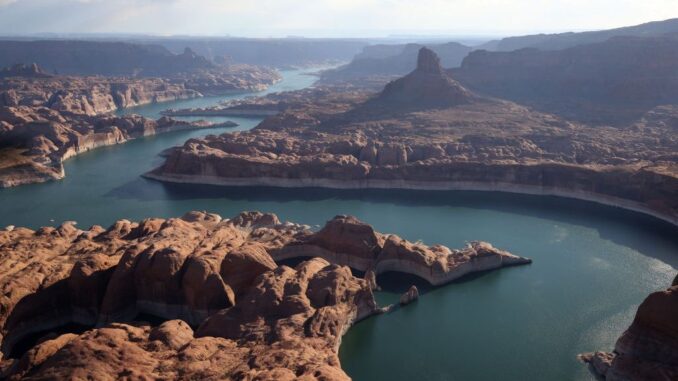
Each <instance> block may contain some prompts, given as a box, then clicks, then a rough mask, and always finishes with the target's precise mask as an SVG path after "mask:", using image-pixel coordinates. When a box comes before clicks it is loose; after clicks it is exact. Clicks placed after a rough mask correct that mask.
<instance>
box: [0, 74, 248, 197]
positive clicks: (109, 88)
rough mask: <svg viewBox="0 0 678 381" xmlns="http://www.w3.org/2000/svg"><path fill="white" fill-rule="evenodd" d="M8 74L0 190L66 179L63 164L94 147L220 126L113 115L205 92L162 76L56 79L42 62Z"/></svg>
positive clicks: (2, 100)
mask: <svg viewBox="0 0 678 381" xmlns="http://www.w3.org/2000/svg"><path fill="white" fill-rule="evenodd" d="M5 73H6V74H7V78H5V79H0V187H9V186H16V185H21V184H28V183H36V182H43V181H48V180H54V179H60V178H63V177H64V175H65V174H64V171H63V166H62V165H61V162H62V161H63V160H65V159H67V158H69V157H71V156H73V155H76V154H78V153H81V152H84V151H88V150H90V149H93V148H97V147H101V146H106V145H112V144H119V143H123V142H125V141H128V140H130V139H134V138H138V137H141V136H147V135H153V134H156V133H161V132H166V131H176V130H181V129H189V128H201V127H213V126H214V125H212V124H210V123H206V122H197V123H186V122H180V121H176V120H172V119H169V118H162V119H159V120H157V121H153V120H150V119H146V118H142V117H139V116H125V117H113V116H111V115H108V113H110V112H112V111H115V110H118V109H124V108H128V107H134V106H139V105H143V104H147V103H155V102H164V101H170V100H177V99H187V98H193V97H198V96H201V93H199V92H197V91H195V90H192V89H188V88H187V87H186V86H185V85H184V84H182V83H178V82H173V81H168V80H164V79H158V78H146V79H134V80H131V79H111V78H102V77H55V76H50V75H47V74H45V73H44V72H43V71H42V70H40V68H39V67H37V65H31V66H25V65H18V66H15V67H13V68H11V70H7V71H5ZM224 125H235V124H234V123H226V124H224Z"/></svg>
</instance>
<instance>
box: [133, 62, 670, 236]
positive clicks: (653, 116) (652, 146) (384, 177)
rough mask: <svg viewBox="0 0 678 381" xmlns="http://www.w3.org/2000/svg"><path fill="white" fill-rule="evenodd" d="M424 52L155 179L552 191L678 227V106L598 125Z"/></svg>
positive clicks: (222, 139) (199, 149) (219, 140)
mask: <svg viewBox="0 0 678 381" xmlns="http://www.w3.org/2000/svg"><path fill="white" fill-rule="evenodd" d="M421 58H422V60H421V62H420V67H419V68H418V69H417V70H415V71H414V72H413V73H412V74H410V75H408V76H406V77H404V78H402V79H401V80H398V81H395V82H392V83H391V84H390V85H388V86H386V88H385V89H384V91H383V92H381V93H380V94H376V95H374V96H373V97H371V98H370V97H369V96H368V95H367V94H365V93H363V92H349V93H346V92H344V93H340V94H341V95H337V96H336V97H335V98H332V96H327V97H324V98H321V100H320V101H318V102H313V99H311V98H309V99H307V101H306V103H307V105H306V106H301V107H289V108H283V111H282V112H280V113H279V114H277V115H275V116H272V117H269V118H267V119H266V120H264V121H263V122H262V123H261V124H260V125H259V126H257V127H256V128H255V129H254V130H252V131H248V132H238V133H232V134H223V135H221V136H208V137H205V138H203V139H191V140H189V141H187V142H186V143H185V144H184V145H183V146H182V147H180V148H178V149H175V150H173V151H172V153H171V154H170V155H169V156H168V157H167V160H166V162H165V163H164V164H163V165H162V166H161V167H159V168H157V169H155V170H154V171H152V172H150V173H149V174H147V176H148V177H150V178H154V179H158V180H162V181H167V182H179V183H202V184H216V185H227V186H261V185H264V186H278V187H329V188H402V189H438V190H446V189H463V190H489V191H509V192H517V193H530V194H547V195H557V196H565V197H573V198H579V199H585V200H591V201H595V202H600V203H605V204H610V205H615V206H620V207H623V208H627V209H631V210H636V211H640V212H643V213H647V214H650V215H653V216H655V217H658V218H661V219H663V220H666V221H668V222H670V223H673V224H678V124H677V123H676V121H678V106H672V105H668V106H660V107H656V108H654V109H652V110H651V111H649V112H647V113H646V114H645V115H644V116H643V117H642V118H641V119H640V120H638V121H636V122H634V123H632V124H629V125H627V126H624V127H611V126H589V125H585V124H581V123H575V122H570V121H567V120H565V119H562V118H560V117H557V116H554V115H550V114H544V113H540V112H536V111H534V110H531V109H529V108H526V107H523V106H520V105H518V104H515V103H511V102H508V101H502V100H498V99H491V98H485V97H481V96H479V95H477V94H473V93H472V92H470V91H469V90H468V89H466V88H464V87H463V86H461V85H459V84H458V83H457V82H455V81H454V80H451V79H450V78H449V77H448V75H447V74H446V73H445V72H444V71H442V70H441V69H440V67H439V65H437V62H436V60H435V57H434V55H432V54H431V53H430V52H428V51H427V50H422V55H421ZM298 96H299V94H295V95H290V97H292V98H293V99H296V98H298ZM279 97H284V95H280V96H279ZM280 103H281V102H278V104H280ZM297 103H298V104H301V102H297Z"/></svg>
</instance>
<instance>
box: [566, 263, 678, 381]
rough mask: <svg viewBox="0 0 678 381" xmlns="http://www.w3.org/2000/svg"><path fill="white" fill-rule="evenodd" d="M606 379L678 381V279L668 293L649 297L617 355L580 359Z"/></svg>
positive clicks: (602, 354) (623, 338) (613, 380)
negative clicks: (677, 380)
mask: <svg viewBox="0 0 678 381" xmlns="http://www.w3.org/2000/svg"><path fill="white" fill-rule="evenodd" d="M579 357H580V359H581V360H583V361H584V362H586V363H588V364H590V367H591V370H592V371H593V372H594V373H596V374H598V375H599V376H601V377H604V378H605V380H609V381H617V380H620V381H621V380H626V381H636V380H638V381H641V380H657V381H669V380H675V379H678V276H676V279H675V280H674V281H673V284H672V285H671V287H669V288H668V289H667V290H666V291H659V292H655V293H653V294H650V296H648V297H647V298H646V299H645V301H643V303H641V305H640V307H638V312H636V317H635V318H634V319H633V323H632V324H631V326H630V327H629V328H628V329H627V330H626V332H624V333H623V334H622V336H621V337H620V338H619V340H617V344H616V345H615V348H614V352H612V353H607V352H595V353H586V354H583V355H580V356H579Z"/></svg>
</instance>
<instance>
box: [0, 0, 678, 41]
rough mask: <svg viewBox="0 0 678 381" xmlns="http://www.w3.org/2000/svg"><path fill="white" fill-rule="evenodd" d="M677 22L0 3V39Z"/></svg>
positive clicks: (556, 10) (214, 2) (403, 5)
mask: <svg viewBox="0 0 678 381" xmlns="http://www.w3.org/2000/svg"><path fill="white" fill-rule="evenodd" d="M672 17H678V0H635V1H629V0H559V1H544V0H541V1H540V0H0V34H22V33H42V32H54V33H110V32H124V33H145V34H161V35H172V34H194V35H226V34H230V35H237V36H257V37H261V36H286V35H305V36H348V37H358V36H369V37H378V36H386V35H389V34H445V35H451V34H455V35H460V34H466V35H469V34H470V35H500V34H516V33H534V32H553V31H567V30H576V31H579V30H590V29H605V28H612V27H618V26H625V25H633V24H639V23H643V22H647V21H653V20H663V19H668V18H672Z"/></svg>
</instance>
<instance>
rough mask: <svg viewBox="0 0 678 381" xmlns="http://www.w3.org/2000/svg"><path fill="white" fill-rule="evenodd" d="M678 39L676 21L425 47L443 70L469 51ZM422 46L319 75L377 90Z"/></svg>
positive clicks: (366, 54)
mask: <svg viewBox="0 0 678 381" xmlns="http://www.w3.org/2000/svg"><path fill="white" fill-rule="evenodd" d="M673 34H676V35H678V19H670V20H665V21H656V22H650V23H646V24H641V25H636V26H630V27H625V28H616V29H609V30H602V31H592V32H580V33H572V32H570V33H559V34H536V35H529V36H520V37H507V38H504V39H501V40H494V41H490V42H487V43H485V44H482V45H479V46H477V47H474V48H472V47H469V46H465V45H462V44H459V43H456V42H449V43H445V44H426V46H427V47H428V48H430V49H432V50H433V51H435V52H436V53H437V54H438V56H440V59H441V63H442V65H443V67H446V68H455V67H458V66H460V65H461V63H462V61H463V60H464V58H465V57H466V56H467V55H468V54H469V53H471V52H472V51H478V50H488V51H502V52H503V51H513V50H518V49H524V48H534V49H539V50H562V49H567V48H570V47H574V46H579V45H586V44H592V43H599V42H604V41H606V40H609V39H610V38H613V37H621V36H628V37H658V36H664V35H673ZM422 46H424V45H422V44H392V45H388V44H379V45H370V46H367V47H365V48H364V49H363V50H362V52H360V53H358V54H357V55H356V56H355V57H354V58H353V60H352V61H351V62H350V63H349V64H347V65H344V66H342V67H340V68H337V69H334V70H329V71H326V72H324V73H323V76H322V80H323V82H326V83H336V82H351V81H353V82H355V84H358V85H368V86H369V85H372V84H374V85H377V86H381V85H383V83H384V82H386V81H388V80H389V79H390V78H392V77H397V76H401V75H404V74H406V73H408V72H410V71H411V70H413V69H414V68H415V64H416V58H417V51H418V50H419V48H421V47H422ZM375 76H381V77H382V78H381V81H376V82H370V81H366V80H365V79H366V78H368V77H375Z"/></svg>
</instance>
